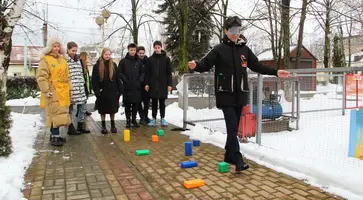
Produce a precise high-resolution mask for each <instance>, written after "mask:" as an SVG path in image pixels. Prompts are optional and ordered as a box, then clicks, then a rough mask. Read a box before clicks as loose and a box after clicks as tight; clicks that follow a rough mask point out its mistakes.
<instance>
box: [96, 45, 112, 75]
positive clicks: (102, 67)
mask: <svg viewBox="0 0 363 200" xmlns="http://www.w3.org/2000/svg"><path fill="white" fill-rule="evenodd" d="M107 51H109V52H111V50H110V49H109V48H103V49H102V53H101V57H100V58H99V59H98V61H99V66H98V68H99V69H98V70H99V73H100V79H101V81H103V79H104V77H105V60H104V59H103V54H105V53H106V52H107ZM108 61H109V62H108V75H109V78H110V81H112V77H113V61H112V58H110V60H108Z"/></svg>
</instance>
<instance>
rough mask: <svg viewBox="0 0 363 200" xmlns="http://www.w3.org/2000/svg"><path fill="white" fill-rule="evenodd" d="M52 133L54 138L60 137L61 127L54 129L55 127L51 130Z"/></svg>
mask: <svg viewBox="0 0 363 200" xmlns="http://www.w3.org/2000/svg"><path fill="white" fill-rule="evenodd" d="M50 132H51V134H52V136H59V127H58V128H53V126H52V127H51V128H50Z"/></svg>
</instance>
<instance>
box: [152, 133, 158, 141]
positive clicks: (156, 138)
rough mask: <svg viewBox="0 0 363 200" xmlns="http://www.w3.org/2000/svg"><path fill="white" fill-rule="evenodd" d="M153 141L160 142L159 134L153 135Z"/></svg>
mask: <svg viewBox="0 0 363 200" xmlns="http://www.w3.org/2000/svg"><path fill="white" fill-rule="evenodd" d="M151 141H152V142H159V136H157V135H153V136H151Z"/></svg>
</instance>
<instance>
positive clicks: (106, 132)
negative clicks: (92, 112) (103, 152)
mask: <svg viewBox="0 0 363 200" xmlns="http://www.w3.org/2000/svg"><path fill="white" fill-rule="evenodd" d="M101 133H102V134H108V130H107V128H106V122H105V121H102V129H101Z"/></svg>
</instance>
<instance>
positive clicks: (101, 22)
mask: <svg viewBox="0 0 363 200" xmlns="http://www.w3.org/2000/svg"><path fill="white" fill-rule="evenodd" d="M110 16H111V13H110V11H108V10H107V9H103V10H102V12H101V15H100V16H97V17H96V20H95V21H96V24H97V25H98V26H99V27H100V29H101V43H100V45H101V49H102V47H104V44H105V41H104V40H105V38H104V37H105V26H106V23H107V19H108V18H110Z"/></svg>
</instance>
